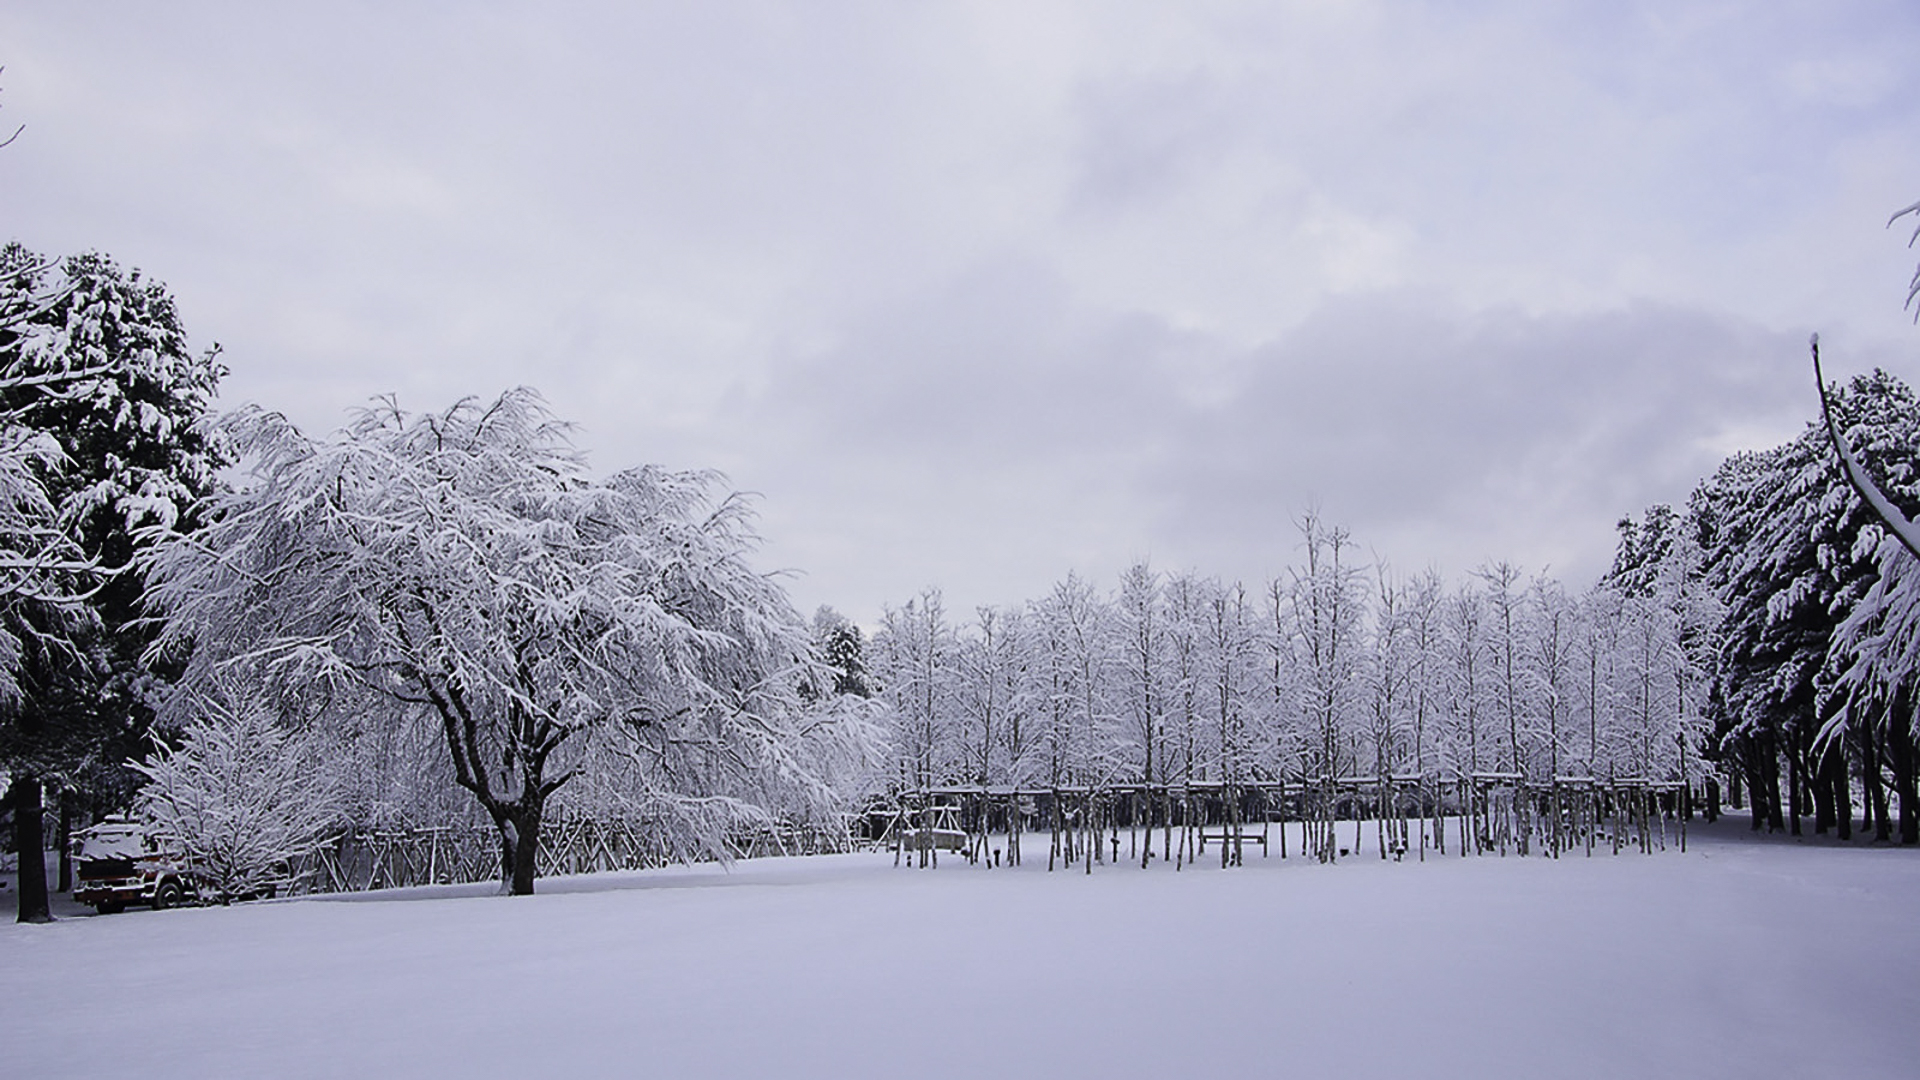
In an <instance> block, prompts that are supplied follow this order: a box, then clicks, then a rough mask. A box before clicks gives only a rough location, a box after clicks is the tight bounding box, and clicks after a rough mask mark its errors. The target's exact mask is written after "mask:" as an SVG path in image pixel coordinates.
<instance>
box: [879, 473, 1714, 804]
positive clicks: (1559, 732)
mask: <svg viewBox="0 0 1920 1080" xmlns="http://www.w3.org/2000/svg"><path fill="white" fill-rule="evenodd" d="M1679 525H1680V521H1679V518H1678V516H1677V515H1675V514H1674V513H1672V512H1671V511H1670V510H1667V509H1666V508H1663V507H1656V508H1655V509H1654V510H1652V511H1649V512H1648V514H1647V515H1646V517H1645V519H1644V520H1643V521H1642V522H1639V523H1633V522H1628V523H1623V538H1622V544H1621V549H1620V557H1619V559H1618V560H1617V562H1616V565H1615V566H1614V568H1613V570H1612V571H1611V572H1610V573H1609V574H1608V575H1607V576H1606V577H1605V579H1604V580H1602V581H1601V582H1600V583H1599V584H1597V585H1595V586H1593V587H1592V588H1590V589H1588V590H1586V591H1585V592H1583V593H1578V594H1575V593H1572V592H1570V591H1569V590H1568V589H1567V588H1566V587H1565V586H1564V585H1563V584H1562V583H1561V582H1559V581H1557V580H1555V579H1553V578H1551V577H1550V576H1547V575H1543V574H1534V575H1528V574H1526V573H1524V572H1523V571H1521V570H1520V569H1519V568H1517V567H1515V566H1513V565H1512V564H1510V563H1491V564H1488V565H1486V566H1484V567H1482V568H1481V569H1480V570H1479V571H1477V572H1476V573H1474V574H1473V575H1471V576H1470V577H1468V578H1467V579H1464V580H1462V581H1459V582H1455V583H1448V582H1447V581H1445V580H1444V579H1443V578H1442V577H1441V575H1440V574H1439V573H1438V572H1436V571H1432V570H1428V571H1425V572H1422V573H1419V574H1414V575H1398V574H1396V573H1394V572H1393V571H1392V570H1391V569H1390V568H1387V567H1384V566H1377V565H1368V564H1366V563H1365V562H1363V561H1362V560H1360V559H1359V558H1358V548H1357V546H1356V544H1355V543H1354V541H1353V539H1352V537H1351V536H1350V535H1349V534H1348V533H1347V532H1346V531H1345V530H1343V529H1340V528H1338V527H1336V526H1331V525H1329V524H1327V523H1326V522H1324V521H1323V520H1321V519H1320V518H1319V517H1318V516H1317V515H1312V514H1309V515H1307V516H1305V517H1303V518H1302V519H1300V521H1299V522H1298V526H1299V528H1298V534H1299V535H1298V544H1297V551H1298V552H1299V555H1300V561H1299V563H1298V565H1296V566H1294V567H1292V568H1290V569H1288V570H1285V571H1283V572H1282V573H1280V574H1277V575H1275V576H1273V577H1271V578H1268V579H1266V580H1264V581H1262V582H1260V583H1259V584H1258V585H1257V586H1253V587H1249V586H1248V585H1247V584H1246V583H1245V582H1241V581H1231V580H1225V579H1221V578H1218V577H1211V576H1205V575H1201V574H1198V573H1194V572H1177V573H1165V572H1161V571H1158V570H1155V569H1154V568H1153V567H1151V566H1150V565H1149V564H1147V563H1144V562H1142V563H1138V564H1135V565H1134V566H1132V567H1130V568H1128V569H1127V570H1126V571H1125V572H1124V573H1123V574H1122V575H1121V576H1120V580H1119V582H1118V584H1117V585H1116V586H1115V587H1114V588H1112V589H1110V590H1102V589H1100V588H1098V587H1096V586H1095V585H1093V584H1092V583H1090V582H1088V581H1086V580H1084V579H1082V578H1080V577H1079V576H1077V575H1073V574H1069V575H1068V576H1067V577H1066V578H1065V579H1064V580H1062V581H1061V582H1059V583H1058V584H1056V585H1055V586H1054V587H1053V589H1052V590H1051V591H1050V592H1049V593H1048V594H1047V595H1046V596H1044V597H1041V598H1039V599H1037V600H1033V601H1030V602H1027V603H1024V604H1019V605H1014V606H1008V607H994V606H989V607H981V608H979V609H977V610H976V611H975V612H973V613H972V615H971V617H969V618H966V619H956V618H954V617H953V616H952V615H951V614H950V613H949V612H948V611H947V610H946V608H945V605H944V603H943V600H942V597H941V594H940V593H939V592H938V591H937V590H928V591H927V592H924V593H922V594H921V595H919V596H917V597H915V598H914V599H912V600H910V601H908V602H906V603H904V604H902V605H900V606H899V607H894V608H889V609H888V610H887V611H886V612H885V615H884V617H883V619H882V624H881V626H880V628H879V631H878V632H877V633H876V635H875V637H874V639H873V643H872V647H871V656H872V666H873V673H874V676H875V679H876V681H877V682H878V683H879V685H880V687H881V694H882V696H883V698H884V699H885V700H886V701H887V703H888V704H889V706H890V715H891V717H892V720H893V745H894V750H895V755H896V757H895V766H894V773H893V777H894V780H895V782H896V783H897V784H898V785H899V786H901V787H903V788H910V789H925V788H933V787H941V786H949V785H984V786H1008V785H1010V786H1017V787H1020V786H1040V787H1060V786H1081V785H1094V786H1100V785H1113V784H1148V785H1153V784H1174V785H1182V784H1191V783H1217V782H1221V781H1229V782H1249V781H1254V782H1275V781H1287V780H1310V781H1312V780H1334V779H1343V778H1351V777H1368V778H1389V777H1406V776H1429V777H1438V776H1449V777H1460V776H1467V775H1471V774H1485V773H1495V772H1498V773H1509V774H1514V775H1516V776H1519V777H1523V778H1526V779H1528V780H1531V781H1546V780H1548V779H1550V778H1552V777H1556V776H1560V777H1567V776H1580V777H1595V778H1600V779H1606V780H1614V779H1626V778H1649V779H1661V780H1664V779H1667V778H1668V777H1670V776H1677V775H1678V774H1679V771H1680V769H1681V768H1682V758H1683V757H1684V756H1686V755H1692V757H1693V758H1694V760H1696V761H1697V760H1698V759H1699V757H1700V755H1701V754H1702V753H1703V752H1705V750H1706V749H1707V747H1708V745H1709V743H1710V735H1711V731H1710V729H1709V727H1708V726H1707V722H1706V720H1705V714H1704V707H1705V704H1706V701H1707V699H1708V696H1709V694H1708V692H1709V686H1710V679H1709V677H1708V673H1709V671H1710V670H1711V657H1710V656H1709V655H1708V647H1707V633H1706V632H1707V630H1708V629H1709V627H1710V626H1711V624H1712V623H1713V621H1714V620H1715V619H1717V618H1718V607H1717V604H1716V602H1715V600H1714V598H1713V596H1712V595H1711V593H1710V592H1709V591H1708V590H1707V589H1705V588H1704V587H1703V584H1702V582H1701V579H1700V574H1699V569H1700V565H1701V560H1700V553H1699V551H1698V549H1697V548H1696V547H1694V546H1693V545H1692V544H1691V543H1689V542H1688V540H1687V536H1686V535H1685V533H1684V531H1683V530H1682V529H1681V528H1680V527H1679Z"/></svg>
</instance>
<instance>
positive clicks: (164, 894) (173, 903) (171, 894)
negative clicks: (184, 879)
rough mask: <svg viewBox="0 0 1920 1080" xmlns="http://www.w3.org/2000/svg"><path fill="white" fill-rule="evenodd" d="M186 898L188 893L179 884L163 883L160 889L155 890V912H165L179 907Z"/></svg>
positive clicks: (175, 882)
mask: <svg viewBox="0 0 1920 1080" xmlns="http://www.w3.org/2000/svg"><path fill="white" fill-rule="evenodd" d="M185 897H186V892H185V890H183V889H181V888H180V883H179V882H177V881H163V882H161V883H160V887H159V888H157V889H155V890H153V910H155V911H165V910H166V909H168V908H170V907H179V906H180V901H181V900H182V899H184V898H185Z"/></svg>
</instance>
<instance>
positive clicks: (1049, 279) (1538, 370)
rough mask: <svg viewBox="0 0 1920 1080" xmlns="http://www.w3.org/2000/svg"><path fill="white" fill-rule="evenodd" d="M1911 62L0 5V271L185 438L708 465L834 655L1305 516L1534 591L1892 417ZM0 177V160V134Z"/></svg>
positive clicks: (1439, 34) (1526, 16)
mask: <svg viewBox="0 0 1920 1080" xmlns="http://www.w3.org/2000/svg"><path fill="white" fill-rule="evenodd" d="M1916 55H1920V9H1916V8H1915V7H1914V6H1913V5H1912V4H1907V3H1895V2H1878V3H1876V2H1840V3H1824V4H1768V5H1760V6H1744V5H1743V6H1735V5H1724V4H1709V3H1685V2H1682V3H1672V2H1660V3H1651V2H1649V3H1572V4H1554V5H1541V4H1535V3H1517V2H1516V3H1509V4H1490V5H1473V6H1471V8H1470V9H1463V8H1462V7H1461V6H1460V5H1452V4H1419V3H1414V4H1402V3H1394V4H1386V3H1371V2H1365V0H1358V2H1352V3H1291V4H1289V3H1282V4H1273V3H1249V4H1236V3H1220V4H1205V5H1195V4H1180V5H1139V6H1130V5H1125V4H1113V3H1084V4H1071V3H1063V4H1053V3H1040V4H1017V5H1009V4H966V3H961V4H942V5H888V4H855V3H844V4H843V3H828V4H792V5H767V4H745V3H741V4H734V3H725V2H722V3H712V4H665V3H662V4H647V5H637V6H636V5H630V4H612V3H608V4H598V5H596V4H563V5H558V6H554V5H540V6H537V7H536V6H534V5H507V4H489V5H477V6H476V5H453V4H428V3H420V4H405V5H374V4H329V5H314V6H311V7H308V8H306V9H304V10H301V11H298V12H292V13H290V12H288V11H286V10H284V9H282V8H280V7H278V6H266V7H256V6H238V5H230V4H213V3H182V4H171V5H165V6H155V5H142V4H132V3H121V4H113V3H109V4H89V5H52V4H41V5H32V4H21V5H10V6H8V7H7V8H6V9H5V10H0V63H4V64H5V65H6V74H7V85H6V88H5V92H6V97H5V106H6V109H7V110H8V119H9V120H10V121H12V122H13V123H15V124H18V123H25V124H27V125H29V126H31V127H32V129H33V137H32V138H30V139H22V140H20V141H19V142H17V143H15V144H14V145H13V146H11V147H9V148H8V149H7V151H6V153H5V154H4V155H0V208H4V211H3V213H4V224H5V233H6V237H7V238H16V239H19V240H21V241H23V242H24V243H26V244H27V245H29V246H30V247H32V248H34V249H36V250H40V251H45V252H49V253H67V252H72V251H77V250H82V249H87V248H100V249H103V250H106V251H109V252H112V253H113V254H114V255H115V256H117V257H118V258H120V259H121V260H122V261H123V262H125V263H129V264H133V265H138V266H140V267H142V268H144V269H145V270H146V271H147V272H149V273H150V274H153V275H156V276H158V277H160V278H162V279H164V280H165V281H167V282H168V284H169V285H170V286H171V287H172V288H173V289H174V291H175V292H176V293H177V295H178V296H179V298H180V302H181V304H182V308H183V312H184V315H185V318H186V321H187V324H188V326H189V328H190V329H191V330H192V331H193V332H194V333H195V334H196V335H197V336H198V337H199V339H200V341H201V343H202V344H206V343H209V342H211V341H213V340H216V339H217V340H219V341H221V342H222V343H223V344H224V345H225V346H226V351H225V353H224V356H225V357H226V358H227V360H228V361H229V363H230V364H231V367H232V371H233V374H232V376H231V378H230V380H229V382H228V383H227V385H226V387H225V393H226V395H227V399H226V400H227V401H228V402H229V403H236V402H238V401H240V400H247V399H251V400H256V401H259V402H260V403H262V404H264V405H267V406H269V407H272V408H278V409H281V410H285V411H287V412H289V413H290V414H291V415H292V416H293V417H294V418H295V419H296V420H297V421H299V422H301V423H303V424H305V425H307V426H309V427H313V428H318V429H327V428H331V427H333V426H334V425H336V424H338V423H339V422H340V421H341V419H342V415H343V414H342V409H343V408H344V407H346V406H348V405H351V404H357V403H360V402H363V401H365V400H366V399H367V398H368V397H370V396H371V395H374V394H377V393H382V392H386V391H395V392H397V393H398V394H399V395H400V396H401V399H402V401H403V402H405V403H407V404H409V405H410V406H412V407H417V408H437V407H444V406H445V405H446V404H447V403H449V402H450V401H451V400H452V399H454V398H455V397H457V396H460V395H463V394H469V393H477V394H486V395H492V394H495V393H497V392H499V391H500V390H501V389H503V388H505V387H509V386H512V385H515V384H523V383H524V384H532V385H535V386H538V387H539V388H540V389H541V390H542V391H544V392H545V394H546V395H547V396H548V398H549V399H550V400H551V401H552V402H553V405H554V408H555V411H556V412H557V413H558V414H559V415H561V416H565V417H569V418H572V419H575V420H578V421H579V422H580V423H581V424H582V426H583V437H582V438H583V442H584V443H585V445H586V446H587V447H588V448H589V449H590V450H591V451H592V453H593V460H594V462H595V464H596V465H597V467H599V468H600V469H602V470H609V471H610V470H612V469H615V468H618V467H622V466H626V465H631V464H636V463H639V462H642V461H649V460H651V461H660V462H663V463H665V464H668V465H672V466H707V465H712V466H718V467H721V468H724V469H726V470H727V471H728V472H729V473H730V474H731V476H732V478H733V480H734V482H735V483H736V484H738V485H740V486H742V487H746V488H750V489H754V490H757V491H759V492H761V493H762V495H763V502H762V510H763V515H764V521H763V524H764V529H765V532H766V535H767V541H768V543H767V549H766V558H767V559H769V560H770V561H771V562H772V563H774V564H779V565H788V566H793V567H796V568H800V569H802V570H804V571H805V574H804V576H801V577H799V578H797V579H795V580H794V581H793V582H792V583H791V587H792V589H793V591H794V592H795V594H796V599H797V600H798V601H799V602H800V603H801V604H803V605H805V606H808V607H810V606H811V605H812V604H814V603H819V602H831V603H833V604H835V605H837V606H839V607H841V608H842V609H843V610H845V611H847V612H848V613H849V614H851V615H853V616H854V617H856V618H859V619H861V620H863V621H870V620H872V619H873V618H874V617H875V616H876V615H877V613H878V610H879V606H880V604H881V603H882V602H884V601H888V600H895V599H898V598H900V597H904V596H907V595H910V594H912V593H913V592H914V591H916V590H917V589H918V588H920V587H921V586H923V585H927V584H933V583H938V584H941V585H943V586H944V587H945V588H946V590H947V595H948V597H949V599H950V601H951V602H953V603H954V605H955V607H956V608H957V609H960V610H966V609H968V608H970V607H971V605H972V604H973V603H975V602H980V601H1006V600H1013V599H1016V598H1019V597H1024V596H1033V595H1039V594H1040V593H1042V592H1044V591H1045V587H1046V583H1047V582H1049V581H1052V580H1054V579H1056V578H1058V577H1059V576H1061V575H1062V574H1064V573H1065V572H1066V570H1067V569H1069V568H1077V569H1078V570H1079V571H1080V572H1081V573H1082V574H1083V575H1086V576H1089V577H1094V578H1099V579H1102V580H1106V579H1110V578H1111V576H1112V575H1113V574H1114V573H1116V572H1117V571H1118V569H1119V568H1120V567H1121V566H1122V565H1124V564H1125V563H1126V562H1127V561H1129V560H1130V559H1133V558H1135V557H1138V556H1142V555H1148V556H1151V557H1152V558H1153V559H1154V560H1155V562H1156V563H1157V564H1160V565H1163V566H1183V565H1197V566H1200V567H1203V568H1205V569H1207V570H1210V571H1217V572H1222V573H1227V574H1233V575H1242V576H1246V577H1248V578H1259V577H1262V576H1265V575H1267V574H1271V573H1274V572H1277V571H1278V570H1279V569H1280V568H1281V567H1282V566H1283V565H1284V564H1285V563H1287V562H1288V561H1289V560H1291V559H1292V558H1293V557H1294V551H1293V545H1294V542H1295V541H1294V539H1293V533H1292V530H1291V528H1290V526H1289V522H1290V520H1291V519H1292V518H1293V517H1294V516H1295V515H1297V514H1298V513H1299V511H1300V510H1301V509H1303V508H1304V507H1306V506H1308V505H1317V506H1318V507H1319V508H1320V512H1321V513H1322V514H1323V515H1324V516H1325V517H1326V518H1327V519H1328V520H1331V521H1335V522H1339V523H1341V524H1344V525H1346V526H1347V527H1349V528H1351V529H1352V531H1353V533H1354V536H1355V538H1356V539H1357V540H1358V541H1360V542H1361V543H1362V544H1363V546H1365V547H1366V548H1370V549H1372V550H1377V551H1379V552H1380V553H1381V555H1382V556H1384V557H1387V558H1390V559H1392V560H1393V561H1394V562H1396V563H1397V564H1399V565H1402V566H1405V567H1408V568H1419V567H1421V566H1424V565H1426V564H1427V563H1429V562H1434V563H1437V564H1438V565H1440V566H1441V567H1442V568H1443V569H1444V570H1447V571H1450V572H1463V571H1466V570H1468V569H1470V568H1472V567H1473V566H1475V565H1478V564H1479V563H1480V562H1482V561H1483V560H1485V559H1488V558H1499V559H1510V560H1513V561H1515V562H1518V563H1522V564H1526V565H1531V566H1535V567H1537V566H1540V565H1542V564H1551V565H1552V567H1553V568H1554V569H1555V570H1556V571H1558V572H1560V573H1562V574H1564V575H1567V576H1569V577H1570V578H1578V577H1580V576H1581V575H1584V574H1590V573H1592V572H1594V571H1597V570H1598V569H1600V568H1601V567H1602V566H1604V564H1605V561H1606V558H1607V555H1608V553H1609V551H1610V549H1611V544H1612V540H1613V534H1612V529H1611V526H1612V522H1613V521H1614V520H1615V519H1616V518H1617V517H1618V516H1620V515H1621V514H1622V513H1625V512H1629V511H1635V510H1637V509H1638V508H1640V507H1641V506H1642V505H1644V504H1646V503H1647V502H1650V501H1654V500H1668V501H1675V500H1681V499H1684V498H1685V496H1686V494H1687V491H1688V489H1689V488H1690V486H1691V485H1692V483H1693V482H1694V480H1695V479H1697V478H1698V477H1699V476H1700V475H1701V474H1702V473H1704V472H1705V471H1706V470H1708V469H1710V468H1711V467H1712V466H1713V464H1714V463H1715V462H1716V461H1717V460H1718V458H1719V457H1720V456H1721V455H1723V454H1725V453H1726V452H1728V451H1730V450H1734V449H1738V448H1741V447H1747V446H1756V445H1766V444H1771V443H1773V442H1776V441H1778V440H1780V439H1782V438H1784V437H1786V436H1788V435H1790V434H1791V433H1793V432H1795V431H1797V430H1798V429H1799V427H1800V425H1801V424H1803V423H1804V422H1806V421H1807V420H1809V419H1811V418H1812V416H1813V413H1814V403H1813V402H1812V401H1810V400H1809V398H1808V394H1807V391H1806V387H1805V385H1804V383H1805V379H1804V376H1803V374H1802V372H1801V365H1802V364H1803V360H1802V356H1803V354H1802V352H1801V351H1800V350H1801V348H1802V347H1803V346H1802V343H1803V342H1804V341H1805V340H1806V335H1807V332H1808V331H1809V330H1811V329H1813V328H1814V327H1816V326H1817V327H1818V328H1819V329H1820V330H1821V331H1822V333H1823V336H1824V337H1825V339H1826V341H1827V343H1828V357H1829V359H1830V361H1831V362H1832V363H1833V364H1834V365H1835V367H1836V368H1837V369H1839V370H1840V372H1841V373H1843V374H1844V373H1845V372H1846V371H1850V370H1859V369H1862V368H1865V367H1869V366H1872V365H1873V364H1876V363H1878V364H1884V365H1886V366H1888V367H1889V368H1891V369H1892V370H1894V371H1896V372H1898V373H1900V374H1902V375H1905V376H1908V377H1913V376H1915V375H1920V364H1916V363H1914V360H1915V356H1914V348H1913V346H1914V344H1915V340H1916V339H1915V338H1914V337H1913V331H1912V328H1911V327H1910V326H1909V325H1908V322H1907V313H1906V312H1904V311H1903V310H1902V306H1901V302H1902V299H1903V295H1904V294H1903V288H1904V287H1905V285H1906V283H1907V281H1908V278H1909V276H1910V274H1911V272H1912V267H1911V265H1910V264H1909V263H1908V262H1907V260H1908V259H1909V257H1910V256H1909V254H1908V252H1907V251H1906V249H1905V248H1904V247H1903V246H1902V244H1901V242H1900V240H1901V238H1900V237H1898V236H1897V235H1890V234H1889V233H1888V232H1887V231H1885V230H1883V229H1882V228H1881V226H1882V225H1883V224H1884V222H1885V221H1886V218H1887V215H1888V214H1889V213H1891V212H1892V211H1894V210H1896V209H1898V208H1899V207H1901V206H1903V205H1906V204H1907V203H1908V202H1910V201H1911V200H1912V198H1913V197H1914V192H1915V188H1916V177H1920V119H1917V118H1916V113H1915V111H1914V110H1913V108H1912V107H1911V103H1912V102H1913V101H1914V100H1915V90H1916V82H1917V81H1920V65H1916V64H1914V63H1913V57H1914V56H1916ZM0 134H4V132H0Z"/></svg>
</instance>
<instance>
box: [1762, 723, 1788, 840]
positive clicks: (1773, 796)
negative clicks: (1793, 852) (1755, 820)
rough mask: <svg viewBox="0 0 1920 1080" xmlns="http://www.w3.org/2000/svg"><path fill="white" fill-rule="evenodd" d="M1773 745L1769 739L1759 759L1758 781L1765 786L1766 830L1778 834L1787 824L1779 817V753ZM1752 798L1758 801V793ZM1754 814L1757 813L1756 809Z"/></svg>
mask: <svg viewBox="0 0 1920 1080" xmlns="http://www.w3.org/2000/svg"><path fill="white" fill-rule="evenodd" d="M1773 743H1774V740H1773V739H1771V738H1769V739H1768V740H1767V742H1766V747H1765V751H1764V753H1763V754H1762V755H1761V759H1760V760H1761V767H1760V776H1759V779H1760V780H1761V781H1762V782H1763V783H1765V784H1766V791H1767V796H1766V797H1767V829H1768V830H1769V831H1771V832H1780V831H1781V830H1783V829H1785V828H1786V827H1787V823H1786V819H1785V818H1783V817H1782V816H1781V808H1780V753H1779V751H1778V750H1776V749H1775V748H1774V745H1773ZM1754 798H1755V800H1756V801H1757V800H1758V799H1759V792H1757V791H1756V792H1755V793H1754ZM1755 812H1756V813H1757V812H1758V808H1757V807H1756V810H1755Z"/></svg>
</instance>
